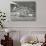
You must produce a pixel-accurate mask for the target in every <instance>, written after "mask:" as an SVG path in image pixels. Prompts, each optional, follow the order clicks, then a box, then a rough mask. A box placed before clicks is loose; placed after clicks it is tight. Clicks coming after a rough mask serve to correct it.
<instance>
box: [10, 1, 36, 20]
mask: <svg viewBox="0 0 46 46" xmlns="http://www.w3.org/2000/svg"><path fill="white" fill-rule="evenodd" d="M10 13H11V21H35V20H36V2H35V1H28V2H27V1H16V2H15V1H13V3H11V4H10Z"/></svg>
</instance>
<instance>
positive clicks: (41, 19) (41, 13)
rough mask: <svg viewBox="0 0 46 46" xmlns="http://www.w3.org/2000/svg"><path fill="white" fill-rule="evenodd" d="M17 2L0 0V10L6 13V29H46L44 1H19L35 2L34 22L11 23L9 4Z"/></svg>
mask: <svg viewBox="0 0 46 46" xmlns="http://www.w3.org/2000/svg"><path fill="white" fill-rule="evenodd" d="M12 1H18V0H0V10H2V11H3V12H5V13H6V16H7V20H6V22H5V26H6V27H46V5H45V4H46V0H19V1H36V21H15V22H13V21H11V20H10V3H11V2H12Z"/></svg>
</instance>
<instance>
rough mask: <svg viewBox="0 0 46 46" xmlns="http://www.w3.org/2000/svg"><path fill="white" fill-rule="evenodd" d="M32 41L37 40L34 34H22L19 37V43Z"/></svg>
mask: <svg viewBox="0 0 46 46" xmlns="http://www.w3.org/2000/svg"><path fill="white" fill-rule="evenodd" d="M34 41H37V38H36V37H35V36H28V35H27V36H23V37H22V38H21V39H20V42H21V43H33V42H34Z"/></svg>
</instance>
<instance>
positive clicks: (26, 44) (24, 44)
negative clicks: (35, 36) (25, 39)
mask: <svg viewBox="0 0 46 46" xmlns="http://www.w3.org/2000/svg"><path fill="white" fill-rule="evenodd" d="M41 45H42V43H37V44H33V45H32V44H29V43H22V44H21V46H41Z"/></svg>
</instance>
